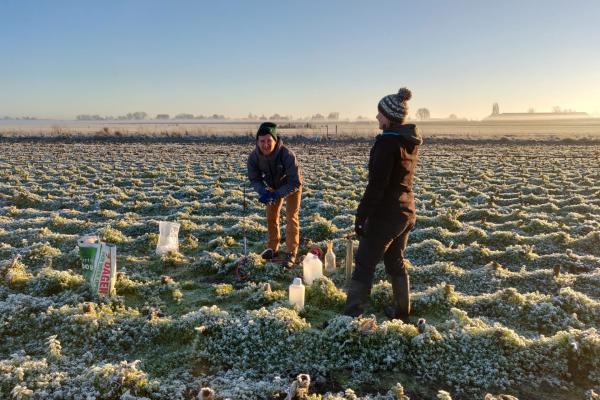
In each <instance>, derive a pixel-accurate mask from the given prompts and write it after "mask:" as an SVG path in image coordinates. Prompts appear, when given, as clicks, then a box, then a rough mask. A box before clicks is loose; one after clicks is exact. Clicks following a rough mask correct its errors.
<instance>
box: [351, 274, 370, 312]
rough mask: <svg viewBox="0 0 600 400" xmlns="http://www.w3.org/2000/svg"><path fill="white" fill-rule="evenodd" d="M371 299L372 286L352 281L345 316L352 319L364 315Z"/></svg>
mask: <svg viewBox="0 0 600 400" xmlns="http://www.w3.org/2000/svg"><path fill="white" fill-rule="evenodd" d="M369 297H371V285H369V284H366V283H364V282H360V281H357V280H354V279H352V280H350V286H349V287H348V297H347V298H346V306H345V307H344V315H349V316H351V317H358V316H360V315H362V313H363V310H364V309H365V306H366V305H367V303H368V302H369Z"/></svg>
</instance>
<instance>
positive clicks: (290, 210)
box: [267, 187, 302, 255]
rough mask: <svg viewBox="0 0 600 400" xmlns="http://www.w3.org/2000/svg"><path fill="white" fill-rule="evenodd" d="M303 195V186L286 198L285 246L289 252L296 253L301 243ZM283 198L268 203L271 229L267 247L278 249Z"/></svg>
mask: <svg viewBox="0 0 600 400" xmlns="http://www.w3.org/2000/svg"><path fill="white" fill-rule="evenodd" d="M301 197H302V187H300V188H299V189H298V191H296V192H295V193H292V194H290V195H289V196H287V197H286V198H285V221H286V222H285V247H286V250H287V251H288V252H289V253H292V254H293V255H296V254H297V253H298V246H299V244H300V218H299V217H298V214H299V212H300V199H301ZM282 204H283V199H281V198H280V199H278V200H277V201H276V202H275V203H273V204H269V205H267V229H268V231H269V240H268V242H267V247H268V248H270V249H273V251H277V250H278V249H279V241H280V240H281V233H280V231H279V214H280V211H281V205H282Z"/></svg>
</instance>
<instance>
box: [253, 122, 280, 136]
mask: <svg viewBox="0 0 600 400" xmlns="http://www.w3.org/2000/svg"><path fill="white" fill-rule="evenodd" d="M264 135H271V136H272V137H273V140H275V141H277V125H276V124H274V123H272V122H263V123H262V124H260V126H259V127H258V131H257V132H256V140H258V137H259V136H264Z"/></svg>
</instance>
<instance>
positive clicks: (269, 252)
mask: <svg viewBox="0 0 600 400" xmlns="http://www.w3.org/2000/svg"><path fill="white" fill-rule="evenodd" d="M260 256H261V257H262V259H263V260H267V261H269V260H272V259H273V258H274V257H275V252H274V251H273V249H266V250H265V251H263V252H262V253H260Z"/></svg>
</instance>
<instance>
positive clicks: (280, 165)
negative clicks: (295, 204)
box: [247, 138, 302, 197]
mask: <svg viewBox="0 0 600 400" xmlns="http://www.w3.org/2000/svg"><path fill="white" fill-rule="evenodd" d="M247 166H248V179H249V180H250V182H251V183H252V186H253V187H254V190H256V192H257V193H258V194H261V193H263V192H264V191H266V190H267V188H271V189H273V190H275V192H276V193H277V194H278V195H279V196H280V197H285V196H287V195H289V194H291V193H294V192H296V191H297V190H298V189H299V188H300V186H301V185H302V173H301V171H300V167H299V166H298V161H297V160H296V155H295V154H294V152H292V151H291V150H290V149H288V148H287V147H286V146H284V145H283V142H282V140H281V138H278V139H277V144H276V145H275V150H274V151H273V153H271V155H270V156H268V157H265V155H264V154H263V153H262V152H261V151H260V149H259V148H258V145H257V146H256V147H255V148H254V151H252V153H250V155H249V156H248V162H247Z"/></svg>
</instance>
